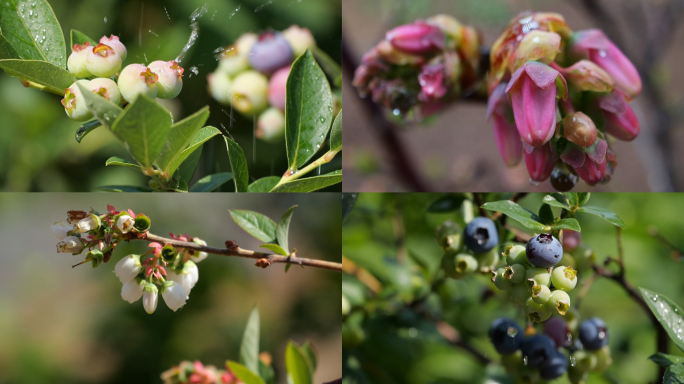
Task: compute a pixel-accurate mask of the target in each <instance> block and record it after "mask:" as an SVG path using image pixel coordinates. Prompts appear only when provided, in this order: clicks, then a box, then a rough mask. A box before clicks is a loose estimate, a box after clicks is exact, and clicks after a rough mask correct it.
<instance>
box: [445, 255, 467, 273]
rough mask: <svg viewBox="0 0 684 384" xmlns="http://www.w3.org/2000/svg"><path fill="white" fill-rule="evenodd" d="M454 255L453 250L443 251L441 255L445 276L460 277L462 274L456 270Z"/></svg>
mask: <svg viewBox="0 0 684 384" xmlns="http://www.w3.org/2000/svg"><path fill="white" fill-rule="evenodd" d="M455 258H456V255H455V254H454V253H453V252H445V253H444V255H443V256H442V269H443V270H444V274H445V275H446V276H447V277H450V278H452V279H460V278H461V277H463V274H461V273H458V272H456V261H455Z"/></svg>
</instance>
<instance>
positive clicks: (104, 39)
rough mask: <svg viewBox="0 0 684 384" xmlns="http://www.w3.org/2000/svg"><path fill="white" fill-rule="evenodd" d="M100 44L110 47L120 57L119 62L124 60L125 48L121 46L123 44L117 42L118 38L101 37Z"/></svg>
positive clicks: (113, 36) (114, 36)
mask: <svg viewBox="0 0 684 384" xmlns="http://www.w3.org/2000/svg"><path fill="white" fill-rule="evenodd" d="M100 43H102V44H106V45H108V46H110V47H112V49H113V50H114V51H115V52H116V53H118V54H119V56H121V61H124V60H126V55H127V51H126V46H125V45H123V43H122V42H121V41H120V40H119V36H116V35H111V36H109V37H107V36H102V38H101V39H100Z"/></svg>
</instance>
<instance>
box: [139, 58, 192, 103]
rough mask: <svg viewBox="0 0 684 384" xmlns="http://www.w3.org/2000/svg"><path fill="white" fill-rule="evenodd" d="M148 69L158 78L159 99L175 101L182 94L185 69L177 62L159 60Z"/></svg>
mask: <svg viewBox="0 0 684 384" xmlns="http://www.w3.org/2000/svg"><path fill="white" fill-rule="evenodd" d="M147 67H148V68H149V69H150V71H152V72H153V73H155V74H157V76H158V80H159V82H158V83H157V87H158V88H159V91H158V92H157V97H158V98H160V99H173V98H174V97H176V96H178V94H180V92H181V89H183V78H182V77H183V68H182V67H181V66H180V65H178V63H177V62H175V61H173V60H171V61H161V60H157V61H153V62H151V63H150V65H148V66H147Z"/></svg>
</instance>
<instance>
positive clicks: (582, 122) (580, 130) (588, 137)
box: [563, 112, 597, 147]
mask: <svg viewBox="0 0 684 384" xmlns="http://www.w3.org/2000/svg"><path fill="white" fill-rule="evenodd" d="M563 129H564V133H565V138H566V139H568V140H569V141H570V142H572V143H575V144H577V145H579V146H580V147H590V146H592V145H593V144H594V142H595V141H596V135H597V130H596V125H595V124H594V122H593V121H592V120H591V118H590V117H589V116H587V115H585V114H584V113H582V112H575V113H571V114H569V115H567V116H565V118H564V119H563Z"/></svg>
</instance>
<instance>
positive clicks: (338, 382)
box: [323, 379, 342, 384]
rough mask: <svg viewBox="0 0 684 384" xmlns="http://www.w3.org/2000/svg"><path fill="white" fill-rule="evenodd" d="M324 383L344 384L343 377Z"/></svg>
mask: <svg viewBox="0 0 684 384" xmlns="http://www.w3.org/2000/svg"><path fill="white" fill-rule="evenodd" d="M323 384H342V379H337V380H333V381H329V382H327V383H323Z"/></svg>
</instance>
